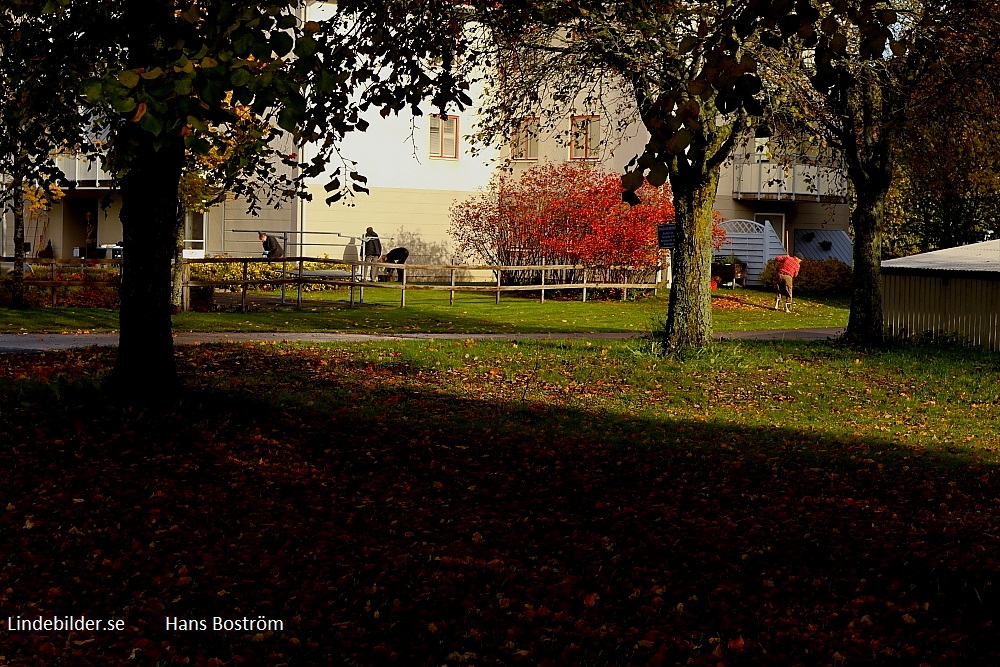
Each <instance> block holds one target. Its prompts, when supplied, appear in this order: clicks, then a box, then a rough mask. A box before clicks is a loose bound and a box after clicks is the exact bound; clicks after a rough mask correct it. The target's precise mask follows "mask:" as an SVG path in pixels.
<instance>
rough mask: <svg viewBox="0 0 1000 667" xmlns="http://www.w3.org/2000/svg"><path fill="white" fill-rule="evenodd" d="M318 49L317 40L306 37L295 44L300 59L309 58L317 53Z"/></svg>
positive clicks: (296, 53) (300, 38)
mask: <svg viewBox="0 0 1000 667" xmlns="http://www.w3.org/2000/svg"><path fill="white" fill-rule="evenodd" d="M318 48H319V46H318V45H317V44H316V40H315V39H313V38H312V37H310V36H309V35H304V36H302V37H299V41H298V42H296V43H295V55H296V56H298V57H299V58H309V57H311V56H312V55H314V54H315V53H316V50H317V49H318Z"/></svg>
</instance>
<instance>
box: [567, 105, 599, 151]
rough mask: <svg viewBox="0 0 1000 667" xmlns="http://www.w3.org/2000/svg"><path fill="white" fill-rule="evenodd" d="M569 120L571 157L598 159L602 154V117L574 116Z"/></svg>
mask: <svg viewBox="0 0 1000 667" xmlns="http://www.w3.org/2000/svg"><path fill="white" fill-rule="evenodd" d="M569 122H570V126H569V132H570V137H569V159H570V160H597V159H598V157H599V156H600V151H599V149H600V145H601V117H600V116H594V115H586V116H573V117H572V118H570V121H569Z"/></svg>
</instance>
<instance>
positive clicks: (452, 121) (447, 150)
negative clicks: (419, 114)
mask: <svg viewBox="0 0 1000 667" xmlns="http://www.w3.org/2000/svg"><path fill="white" fill-rule="evenodd" d="M430 118H431V125H430V133H429V148H428V155H429V156H430V157H432V158H439V159H444V160H457V159H458V116H447V117H445V118H441V116H440V115H438V114H434V115H432V116H431V117H430Z"/></svg>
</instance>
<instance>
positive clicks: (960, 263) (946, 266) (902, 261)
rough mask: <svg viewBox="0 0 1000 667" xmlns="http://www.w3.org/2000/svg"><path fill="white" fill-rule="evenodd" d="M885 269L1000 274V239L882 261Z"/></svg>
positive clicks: (892, 270) (891, 270)
mask: <svg viewBox="0 0 1000 667" xmlns="http://www.w3.org/2000/svg"><path fill="white" fill-rule="evenodd" d="M882 269H883V270H885V269H889V271H890V272H894V271H911V270H919V271H963V272H974V273H1000V239H994V240H992V241H983V242H982V243H972V244H970V245H963V246H958V247H957V248H946V249H944V250H933V251H931V252H922V253H920V254H918V255H910V256H909V257H900V258H898V259H887V260H885V261H884V262H882Z"/></svg>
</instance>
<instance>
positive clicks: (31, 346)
mask: <svg viewBox="0 0 1000 667" xmlns="http://www.w3.org/2000/svg"><path fill="white" fill-rule="evenodd" d="M841 333H843V329H842V328H839V327H838V328H817V329H778V330H774V331H717V332H715V337H716V338H717V339H719V340H827V339H831V338H836V337H838V336H839V335H840V334H841ZM646 335H647V334H646V333H643V332H634V333H543V334H489V333H486V334H448V333H435V334H429V333H412V334H360V333H240V332H229V333H197V332H178V333H175V334H174V344H175V345H194V344H198V343H220V342H238V341H273V342H282V341H286V342H307V343H334V342H358V341H373V340H470V339H471V340H620V339H629V338H643V337H644V336H646ZM91 345H101V346H116V345H118V334H117V333H94V334H0V354H18V353H30V352H45V351H49V350H69V349H73V348H79V347H89V346H91Z"/></svg>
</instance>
